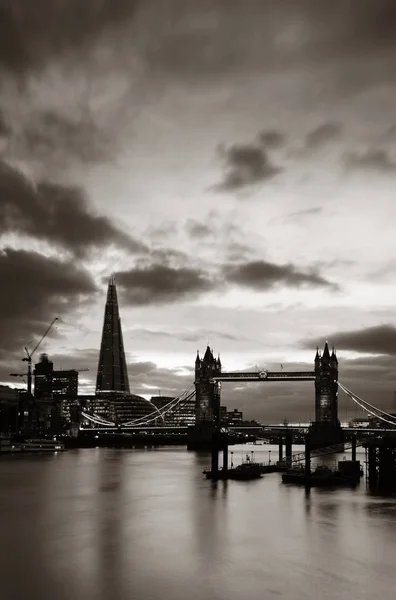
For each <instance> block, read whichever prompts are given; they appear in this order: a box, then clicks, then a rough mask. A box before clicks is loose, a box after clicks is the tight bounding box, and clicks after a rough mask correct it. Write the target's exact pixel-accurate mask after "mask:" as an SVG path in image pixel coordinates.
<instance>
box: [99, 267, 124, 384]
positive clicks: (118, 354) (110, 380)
mask: <svg viewBox="0 0 396 600" xmlns="http://www.w3.org/2000/svg"><path fill="white" fill-rule="evenodd" d="M96 392H97V393H99V392H117V394H119V393H124V394H129V393H130V390H129V380H128V372H127V366H126V360H125V352H124V342H123V338H122V329H121V319H120V315H119V311H118V299H117V289H116V284H115V279H114V277H113V276H112V277H110V280H109V285H108V288H107V299H106V305H105V313H104V321H103V330H102V342H101V345H100V354H99V363H98V374H97V378H96Z"/></svg>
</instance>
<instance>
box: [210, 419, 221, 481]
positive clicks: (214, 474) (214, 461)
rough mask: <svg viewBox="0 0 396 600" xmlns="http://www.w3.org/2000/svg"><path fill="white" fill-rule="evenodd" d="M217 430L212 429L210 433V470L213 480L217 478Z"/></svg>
mask: <svg viewBox="0 0 396 600" xmlns="http://www.w3.org/2000/svg"><path fill="white" fill-rule="evenodd" d="M219 446H220V444H219V432H218V431H216V430H214V431H213V433H212V460H211V471H212V479H213V480H214V481H215V480H217V479H218V478H219V449H220V448H219Z"/></svg>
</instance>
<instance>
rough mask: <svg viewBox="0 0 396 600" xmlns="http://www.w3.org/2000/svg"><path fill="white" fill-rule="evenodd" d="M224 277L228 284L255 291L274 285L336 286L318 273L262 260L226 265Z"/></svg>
mask: <svg viewBox="0 0 396 600" xmlns="http://www.w3.org/2000/svg"><path fill="white" fill-rule="evenodd" d="M224 276H225V278H226V280H227V281H228V282H230V283H235V284H237V285H241V286H245V287H249V288H252V289H255V290H268V289H271V288H272V287H274V286H276V285H286V286H287V287H303V286H308V287H332V288H335V287H336V286H335V285H334V284H333V283H331V282H329V281H327V280H326V279H325V278H323V277H322V276H321V275H319V274H318V273H316V272H314V271H311V272H308V273H305V272H303V271H300V270H298V269H296V267H294V265H292V264H286V265H277V264H275V263H269V262H265V261H262V260H258V261H251V262H246V263H243V264H240V265H226V266H225V267H224Z"/></svg>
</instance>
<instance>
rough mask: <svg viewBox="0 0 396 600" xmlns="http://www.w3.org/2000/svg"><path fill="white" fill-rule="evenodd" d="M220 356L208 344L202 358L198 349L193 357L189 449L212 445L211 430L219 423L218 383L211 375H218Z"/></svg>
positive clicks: (216, 427) (219, 371) (206, 447)
mask: <svg viewBox="0 0 396 600" xmlns="http://www.w3.org/2000/svg"><path fill="white" fill-rule="evenodd" d="M220 373H221V362H220V357H218V358H215V357H214V355H213V351H212V350H211V348H210V347H209V346H208V347H207V348H206V352H205V354H204V357H203V358H200V356H199V350H198V352H197V357H196V359H195V381H194V383H195V426H194V427H191V428H190V429H189V432H188V437H187V448H189V449H190V450H198V449H209V448H211V447H212V436H213V432H214V431H215V430H217V429H218V428H219V425H220V383H219V382H217V381H213V377H215V376H216V375H220Z"/></svg>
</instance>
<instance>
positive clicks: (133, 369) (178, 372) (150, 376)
mask: <svg viewBox="0 0 396 600" xmlns="http://www.w3.org/2000/svg"><path fill="white" fill-rule="evenodd" d="M194 360H195V358H194V357H192V360H191V365H188V366H180V367H178V368H177V367H176V368H174V369H165V368H161V367H158V366H157V365H156V364H155V363H154V362H150V361H136V362H129V363H128V365H127V368H128V375H129V383H130V388H131V390H133V393H134V394H139V395H143V394H144V395H150V396H157V395H158V391H159V390H160V392H161V395H163V396H174V397H176V396H178V395H179V394H181V392H183V390H185V389H187V388H189V387H190V386H191V384H192V383H193V382H194Z"/></svg>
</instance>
